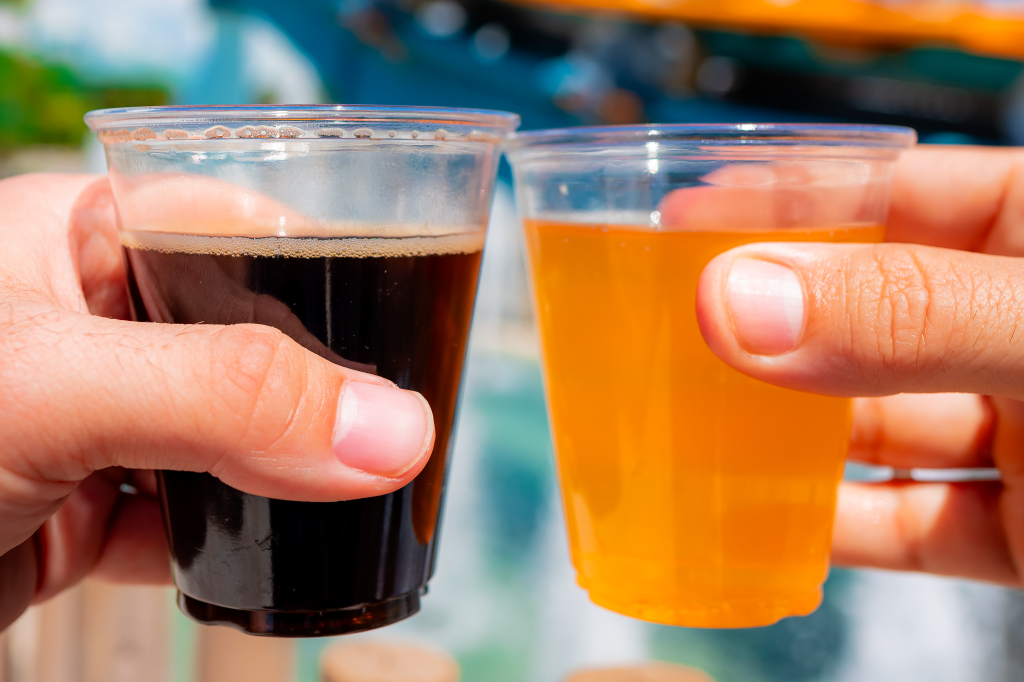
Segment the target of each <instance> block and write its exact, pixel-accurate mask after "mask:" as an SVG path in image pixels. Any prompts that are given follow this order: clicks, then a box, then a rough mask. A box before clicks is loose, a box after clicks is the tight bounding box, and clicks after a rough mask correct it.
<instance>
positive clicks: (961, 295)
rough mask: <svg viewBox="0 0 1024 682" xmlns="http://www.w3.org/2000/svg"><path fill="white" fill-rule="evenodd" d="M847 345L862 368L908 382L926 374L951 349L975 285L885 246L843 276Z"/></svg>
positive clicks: (904, 249)
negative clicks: (958, 320)
mask: <svg viewBox="0 0 1024 682" xmlns="http://www.w3.org/2000/svg"><path fill="white" fill-rule="evenodd" d="M846 287H847V291H849V292H851V293H850V295H849V296H848V297H847V311H846V312H847V321H846V326H847V330H848V344H849V346H850V348H851V350H853V352H854V353H855V354H857V355H860V356H861V359H862V360H866V361H870V360H875V362H864V363H862V366H864V367H874V368H876V369H877V370H879V371H882V372H888V373H892V374H896V373H898V374H899V375H901V376H903V377H906V376H907V374H908V372H909V373H910V374H914V373H919V372H923V371H926V370H928V369H930V366H931V365H932V364H933V363H936V362H939V361H941V360H942V359H943V358H944V357H945V356H946V355H947V353H948V352H949V350H950V348H951V341H952V339H951V336H950V333H951V330H953V329H958V328H961V325H958V324H956V322H957V318H959V317H962V316H963V315H964V314H966V313H969V311H970V310H971V306H972V299H973V298H975V297H976V293H975V291H974V290H975V288H976V287H975V285H974V283H972V282H969V281H964V280H963V279H962V278H961V277H959V275H958V274H957V272H956V271H955V269H953V268H952V267H949V264H948V263H943V262H941V260H936V259H932V258H929V259H927V260H925V259H922V258H920V257H919V253H918V251H917V250H916V249H915V248H914V247H910V246H901V245H894V244H886V245H884V246H877V247H874V248H873V249H872V250H871V258H870V259H869V260H867V261H865V262H863V263H860V264H859V265H858V266H855V267H853V268H850V269H849V270H848V272H847V282H846Z"/></svg>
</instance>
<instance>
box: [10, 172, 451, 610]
mask: <svg viewBox="0 0 1024 682" xmlns="http://www.w3.org/2000/svg"><path fill="white" fill-rule="evenodd" d="M0 205H3V206H4V208H5V212H4V215H3V217H2V218H0V245H2V248H0V273H2V275H0V313H2V314H0V443H2V444H3V445H2V447H0V519H2V521H0V630H2V629H3V628H4V627H6V626H7V625H8V624H10V623H11V622H12V621H13V620H14V619H15V618H16V617H17V616H18V615H19V614H20V613H21V612H22V611H24V610H25V608H27V607H28V605H29V604H31V603H33V602H38V601H42V600H45V599H47V598H49V597H51V596H53V595H54V594H56V593H58V592H60V591H61V590H63V589H65V588H66V587H68V586H70V585H72V584H73V583H75V582H77V581H78V580H79V579H81V578H82V577H84V576H85V575H87V574H92V575H94V576H98V577H100V578H104V579H109V580H115V581H126V582H167V580H168V565H167V549H166V545H165V540H164V533H163V530H162V527H161V520H160V511H159V508H158V505H157V502H156V500H155V483H154V477H153V475H152V472H151V471H150V470H151V469H154V468H162V469H172V470H183V471H206V472H211V473H213V474H215V475H216V476H217V477H218V478H219V479H221V480H223V481H225V482H226V483H228V484H229V485H232V486H234V487H237V488H239V489H242V490H245V491H247V492H251V493H254V494H258V495H265V496H272V497H275V498H281V499H293V500H308V501H334V500H343V499H354V498H359V497H367V496H373V495H379V494H383V493H386V492H390V491H393V490H396V489H398V488H400V487H402V486H404V485H405V484H406V483H408V482H409V481H410V480H412V479H413V478H414V477H415V476H416V474H417V473H419V471H420V470H421V469H422V468H423V466H424V464H425V463H426V460H427V459H428V457H429V454H430V451H431V447H432V443H433V438H434V427H433V419H432V416H431V413H430V408H429V407H428V405H427V403H426V401H425V400H423V398H422V397H421V396H420V395H419V394H417V393H413V392H410V391H402V390H400V389H397V388H395V387H394V386H393V384H391V383H390V382H388V381H386V380H384V379H381V378H379V377H375V376H372V375H370V374H365V373H362V372H359V371H356V370H355V369H348V368H345V367H341V366H339V365H338V364H334V363H332V362H329V361H328V360H325V359H323V358H322V357H319V356H318V355H317V354H315V353H314V352H310V350H307V349H306V348H303V347H302V346H301V345H299V344H298V343H296V342H294V341H292V340H291V339H290V338H289V337H288V336H286V335H285V334H283V333H282V332H281V331H278V330H277V329H273V328H271V327H268V326H262V325H259V324H233V325H230V326H223V325H212V324H202V325H199V324H197V325H181V324H178V325H172V324H148V323H136V322H128V321H125V320H127V318H128V317H129V314H128V301H127V298H126V294H125V273H124V269H123V264H122V258H121V254H120V252H119V246H118V238H117V234H116V225H115V215H114V209H113V204H112V199H111V195H110V190H109V186H108V184H107V180H106V179H100V178H98V177H96V176H86V175H77V176H76V175H34V176H22V177H17V178H12V179H8V180H4V181H2V182H0ZM249 304H250V306H251V308H252V309H251V310H249V313H251V315H249V317H248V318H246V317H245V315H246V314H248V313H245V311H244V310H242V311H241V312H239V314H240V315H241V316H242V320H241V321H244V319H248V320H249V321H259V318H260V315H261V314H267V309H266V308H265V307H261V306H262V305H263V304H262V303H261V302H260V301H259V300H257V299H251V300H250V301H249ZM261 311H262V312H261ZM271 312H273V311H271ZM282 314H283V313H282ZM233 319H234V318H233ZM278 322H280V323H281V324H286V323H287V320H284V321H281V320H278ZM275 324H277V323H275ZM278 326H280V325H278ZM313 350H314V351H317V350H319V349H317V348H313ZM321 354H323V353H321ZM126 484H127V485H126ZM133 491H137V493H136V494H132V492H133Z"/></svg>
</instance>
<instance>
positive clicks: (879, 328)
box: [697, 148, 1024, 586]
mask: <svg viewBox="0 0 1024 682" xmlns="http://www.w3.org/2000/svg"><path fill="white" fill-rule="evenodd" d="M1022 168H1024V155H1022V153H1021V152H1020V151H1017V150H982V149H971V148H961V149H949V148H920V149H918V150H915V151H912V152H907V153H905V154H904V156H903V157H902V158H901V160H900V161H899V162H898V165H897V172H896V175H895V180H894V185H893V195H892V206H891V211H890V214H889V224H888V235H887V239H888V241H889V242H896V243H889V244H878V245H835V244H754V245H750V246H744V247H740V248H738V249H734V250H732V251H729V252H727V253H724V254H722V255H721V256H719V257H718V258H716V259H715V260H713V261H712V262H711V264H710V265H709V266H708V267H707V268H706V269H705V270H704V273H703V275H702V277H701V280H700V284H699V286H698V289H697V311H698V318H699V321H700V325H701V330H702V332H703V335H704V338H705V340H706V341H707V343H708V345H709V346H710V347H711V349H712V350H713V351H714V353H715V354H716V355H717V356H718V357H720V358H721V359H723V360H725V361H726V362H727V363H729V364H730V365H732V366H733V367H735V368H737V369H739V370H740V371H742V372H744V373H745V374H748V375H750V376H752V377H755V378H757V379H760V380H762V381H766V382H770V383H773V384H777V385H779V386H785V387H789V388H794V389H798V390H802V391H814V392H817V393H825V394H830V395H837V396H880V397H874V398H862V399H859V400H857V401H855V403H854V405H855V409H854V421H853V438H852V443H851V449H850V456H851V457H852V458H854V459H857V460H860V461H863V462H868V463H872V464H882V465H888V466H892V467H895V468H901V469H903V468H914V467H922V468H957V467H991V466H996V467H999V469H1000V471H1001V474H1002V481H1001V482H975V483H906V482H895V483H891V484H872V485H863V484H853V483H844V484H843V486H842V488H841V491H840V496H839V504H838V512H837V517H836V525H835V532H834V540H833V542H834V560H835V561H836V562H838V563H840V564H847V565H862V566H875V567H879V568H890V569H899V570H918V571H927V572H929V573H938V574H944V575H955V576H963V577H969V578H975V579H980V580H988V581H992V582H998V583H1004V584H1009V585H1018V586H1019V585H1020V584H1021V575H1020V568H1019V567H1020V566H1021V565H1022V562H1024V497H1022V495H1021V487H1022V485H1024V404H1022V402H1021V400H1024V380H1022V368H1024V324H1022V322H1024V303H1022V300H1024V297H1022V293H1021V292H1024V268H1022V261H1021V260H1020V258H1021V257H1022V256H1024V212H1022V207H1024V181H1022V180H1021V178H1022V177H1024V176H1022V175H1021V169H1022ZM788 292H793V295H787V294H788ZM780 293H781V294H782V295H781V296H780ZM780 311H781V312H783V313H784V314H782V315H779V313H780ZM787 311H788V314H786V312H787ZM794 317H796V318H798V322H797V323H796V324H793V322H792V319H793V318H794ZM794 330H795V331H794ZM947 392H948V393H947ZM894 394H895V395H894ZM913 394H918V395H913ZM927 394H931V395H927ZM975 394H976V395H975ZM884 396H888V397H884Z"/></svg>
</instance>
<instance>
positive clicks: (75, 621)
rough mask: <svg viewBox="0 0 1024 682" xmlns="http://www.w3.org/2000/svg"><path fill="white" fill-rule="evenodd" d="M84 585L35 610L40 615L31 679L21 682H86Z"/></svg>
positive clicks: (37, 622)
mask: <svg viewBox="0 0 1024 682" xmlns="http://www.w3.org/2000/svg"><path fill="white" fill-rule="evenodd" d="M82 602H83V593H82V587H81V585H78V586H76V587H73V588H71V589H70V590H66V591H64V592H62V593H61V594H58V595H57V596H56V597H54V598H53V599H51V600H49V601H48V602H46V603H45V604H41V605H39V606H36V607H34V608H33V609H32V610H34V611H36V612H37V613H38V620H37V621H36V625H35V627H36V634H35V642H34V647H33V649H34V651H33V652H32V654H31V655H33V657H34V659H35V661H34V664H33V666H32V667H34V670H32V671H30V672H31V673H34V674H33V675H32V676H31V677H27V678H25V679H24V680H21V679H19V680H17V682H84V680H83V676H82V658H83V654H84V649H83V646H82V629H83V615H84V613H83V609H82V606H83V603H82Z"/></svg>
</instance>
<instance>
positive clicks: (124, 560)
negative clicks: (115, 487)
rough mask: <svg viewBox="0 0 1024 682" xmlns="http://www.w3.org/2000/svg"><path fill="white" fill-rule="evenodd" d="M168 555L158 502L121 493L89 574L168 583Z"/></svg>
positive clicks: (120, 580) (110, 579) (125, 580)
mask: <svg viewBox="0 0 1024 682" xmlns="http://www.w3.org/2000/svg"><path fill="white" fill-rule="evenodd" d="M167 556H168V554H167V536H166V535H165V533H164V525H163V518H162V517H161V515H160V504H159V502H157V500H155V499H153V498H149V497H143V496H139V495H124V494H122V495H121V497H120V498H119V501H118V505H117V508H116V510H115V511H114V514H113V515H112V518H111V520H110V524H109V527H108V530H107V536H106V538H105V540H104V543H103V547H102V549H101V550H100V553H99V556H98V557H97V558H96V562H95V563H94V564H93V565H92V567H91V569H90V570H89V575H90V576H92V577H94V578H98V579H100V580H106V581H108V582H116V583H133V584H140V583H143V584H149V585H170V584H171V565H170V562H169V561H168V560H167Z"/></svg>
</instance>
